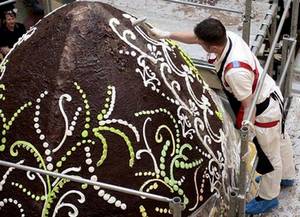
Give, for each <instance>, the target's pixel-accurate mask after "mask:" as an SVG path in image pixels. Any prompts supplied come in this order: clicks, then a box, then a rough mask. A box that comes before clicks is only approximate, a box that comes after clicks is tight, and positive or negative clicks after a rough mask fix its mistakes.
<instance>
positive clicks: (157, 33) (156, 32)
mask: <svg viewBox="0 0 300 217" xmlns="http://www.w3.org/2000/svg"><path fill="white" fill-rule="evenodd" d="M149 33H150V35H151V36H153V37H154V38H157V39H167V38H170V36H171V33H170V32H167V31H162V30H160V29H157V28H155V27H153V28H149Z"/></svg>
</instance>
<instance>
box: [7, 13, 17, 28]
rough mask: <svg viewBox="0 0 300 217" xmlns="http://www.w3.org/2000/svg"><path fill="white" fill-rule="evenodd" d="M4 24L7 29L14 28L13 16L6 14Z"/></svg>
mask: <svg viewBox="0 0 300 217" xmlns="http://www.w3.org/2000/svg"><path fill="white" fill-rule="evenodd" d="M5 22H6V27H7V28H9V29H11V28H14V27H15V24H16V17H15V16H14V15H13V14H10V13H8V14H6V15H5Z"/></svg>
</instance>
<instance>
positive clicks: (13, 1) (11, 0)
mask: <svg viewBox="0 0 300 217" xmlns="http://www.w3.org/2000/svg"><path fill="white" fill-rule="evenodd" d="M11 3H16V0H8V1H5V2H1V3H0V6H3V5H7V4H11Z"/></svg>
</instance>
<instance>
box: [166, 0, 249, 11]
mask: <svg viewBox="0 0 300 217" xmlns="http://www.w3.org/2000/svg"><path fill="white" fill-rule="evenodd" d="M163 1H167V2H173V3H178V4H184V5H191V6H196V7H201V8H206V9H212V10H218V11H227V12H231V13H237V14H243V12H242V11H238V10H233V9H229V8H223V7H217V6H211V5H204V4H199V3H193V2H186V1H180V0H163Z"/></svg>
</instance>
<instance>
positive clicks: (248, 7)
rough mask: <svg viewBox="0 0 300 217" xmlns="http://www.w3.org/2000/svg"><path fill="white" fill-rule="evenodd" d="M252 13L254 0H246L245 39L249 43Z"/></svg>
mask: <svg viewBox="0 0 300 217" xmlns="http://www.w3.org/2000/svg"><path fill="white" fill-rule="evenodd" d="M251 13H252V0H246V7H245V14H244V20H243V35H242V36H243V39H244V41H245V42H246V43H247V44H249V42H250V31H251Z"/></svg>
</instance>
